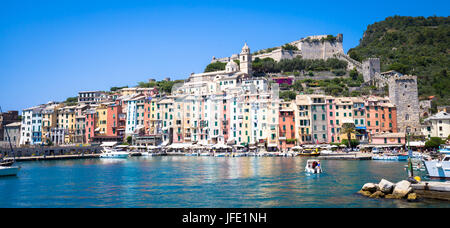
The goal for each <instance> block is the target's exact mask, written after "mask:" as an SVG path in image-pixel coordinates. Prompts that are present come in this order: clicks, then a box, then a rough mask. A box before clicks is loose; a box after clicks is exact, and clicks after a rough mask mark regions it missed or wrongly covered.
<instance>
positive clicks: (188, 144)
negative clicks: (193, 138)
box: [167, 143, 192, 149]
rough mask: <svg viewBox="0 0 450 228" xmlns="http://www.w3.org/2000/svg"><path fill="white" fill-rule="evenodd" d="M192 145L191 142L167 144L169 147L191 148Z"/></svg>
mask: <svg viewBox="0 0 450 228" xmlns="http://www.w3.org/2000/svg"><path fill="white" fill-rule="evenodd" d="M191 146H192V144H190V143H174V144H170V145H169V146H167V148H172V149H187V148H190V147H191Z"/></svg>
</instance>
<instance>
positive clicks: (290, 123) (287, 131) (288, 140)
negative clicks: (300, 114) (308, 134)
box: [278, 107, 296, 150]
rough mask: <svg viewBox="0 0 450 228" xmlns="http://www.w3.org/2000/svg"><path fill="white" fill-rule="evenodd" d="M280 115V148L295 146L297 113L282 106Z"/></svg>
mask: <svg viewBox="0 0 450 228" xmlns="http://www.w3.org/2000/svg"><path fill="white" fill-rule="evenodd" d="M280 108H281V109H280V115H279V121H278V123H279V129H280V130H279V133H280V134H279V138H278V139H279V141H280V148H281V149H282V150H285V149H287V148H291V147H294V146H295V141H296V138H295V115H294V110H293V109H283V107H280Z"/></svg>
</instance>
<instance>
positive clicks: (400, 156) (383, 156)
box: [372, 154, 408, 161]
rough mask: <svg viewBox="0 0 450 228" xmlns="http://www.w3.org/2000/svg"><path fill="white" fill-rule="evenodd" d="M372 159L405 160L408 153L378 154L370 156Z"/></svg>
mask: <svg viewBox="0 0 450 228" xmlns="http://www.w3.org/2000/svg"><path fill="white" fill-rule="evenodd" d="M372 160H385V161H406V160H408V155H405V154H380V155H375V156H372Z"/></svg>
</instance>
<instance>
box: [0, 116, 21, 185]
mask: <svg viewBox="0 0 450 228" xmlns="http://www.w3.org/2000/svg"><path fill="white" fill-rule="evenodd" d="M2 112H3V111H2V108H1V107H0V113H2ZM5 132H6V137H7V138H8V142H9V148H10V149H11V154H14V149H13V147H12V144H11V138H10V137H9V133H8V131H7V130H5ZM15 162H16V156H15V154H14V160H12V161H5V160H4V159H3V158H1V159H0V177H4V176H17V173H19V170H20V166H17V165H14V163H15Z"/></svg>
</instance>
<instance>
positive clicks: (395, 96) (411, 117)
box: [388, 75, 420, 133]
mask: <svg viewBox="0 0 450 228" xmlns="http://www.w3.org/2000/svg"><path fill="white" fill-rule="evenodd" d="M388 85H389V99H390V101H391V102H392V103H393V104H394V105H395V106H396V107H397V127H398V132H407V130H408V131H409V132H411V133H414V132H420V122H419V116H420V108H419V97H418V90H417V77H416V76H409V75H395V76H391V77H389V78H388Z"/></svg>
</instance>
